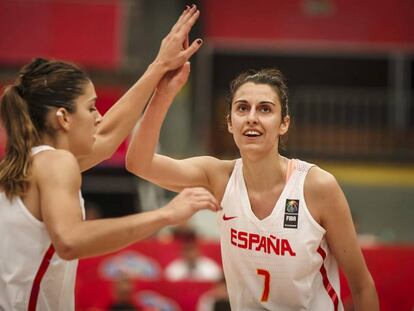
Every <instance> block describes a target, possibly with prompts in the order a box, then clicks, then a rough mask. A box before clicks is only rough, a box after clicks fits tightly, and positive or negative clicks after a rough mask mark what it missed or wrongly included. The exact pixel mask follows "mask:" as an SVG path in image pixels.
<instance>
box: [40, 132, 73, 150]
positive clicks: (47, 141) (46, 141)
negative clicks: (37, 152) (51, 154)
mask: <svg viewBox="0 0 414 311" xmlns="http://www.w3.org/2000/svg"><path fill="white" fill-rule="evenodd" d="M40 144H41V145H48V146H51V147H53V148H55V149H66V150H69V146H68V144H67V143H66V142H65V141H64V140H62V139H58V138H55V137H51V136H49V135H43V136H42V137H41V139H40Z"/></svg>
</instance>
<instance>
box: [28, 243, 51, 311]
mask: <svg viewBox="0 0 414 311" xmlns="http://www.w3.org/2000/svg"><path fill="white" fill-rule="evenodd" d="M54 253H55V248H54V247H53V244H50V246H49V248H48V250H47V251H46V253H45V255H44V256H43V259H42V263H41V264H40V267H39V270H37V273H36V276H35V279H34V281H33V285H32V290H31V292H30V300H29V306H28V308H27V310H28V311H36V304H37V298H38V297H39V290H40V282H41V281H42V279H43V276H44V275H45V273H46V270H47V268H48V267H49V264H50V259H51V258H52V256H53V254H54Z"/></svg>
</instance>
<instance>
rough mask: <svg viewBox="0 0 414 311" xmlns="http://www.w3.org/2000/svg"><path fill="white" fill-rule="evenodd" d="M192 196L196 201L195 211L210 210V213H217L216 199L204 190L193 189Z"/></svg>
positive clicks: (218, 207)
mask: <svg viewBox="0 0 414 311" xmlns="http://www.w3.org/2000/svg"><path fill="white" fill-rule="evenodd" d="M194 196H195V197H196V199H197V204H196V206H195V207H196V209H197V210H202V209H210V210H212V211H218V210H219V209H220V206H219V204H218V202H217V200H216V198H215V197H214V196H213V195H212V194H211V193H210V192H209V191H207V190H206V189H204V188H195V189H194Z"/></svg>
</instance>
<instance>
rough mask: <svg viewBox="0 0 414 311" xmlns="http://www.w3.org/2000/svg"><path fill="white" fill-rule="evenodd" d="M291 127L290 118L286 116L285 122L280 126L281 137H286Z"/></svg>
mask: <svg viewBox="0 0 414 311" xmlns="http://www.w3.org/2000/svg"><path fill="white" fill-rule="evenodd" d="M289 125H290V116H286V117H284V119H283V122H282V123H281V124H280V131H279V135H285V134H286V133H287V131H288V130H289Z"/></svg>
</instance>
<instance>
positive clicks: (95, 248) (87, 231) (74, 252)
mask: <svg viewBox="0 0 414 311" xmlns="http://www.w3.org/2000/svg"><path fill="white" fill-rule="evenodd" d="M169 224H170V222H169V218H168V214H167V213H166V211H165V209H163V208H161V209H157V210H155V211H151V212H145V213H141V214H136V215H131V216H125V217H120V218H111V219H99V220H90V221H83V222H80V223H78V224H77V225H74V226H72V227H71V228H70V231H68V232H66V233H65V241H64V246H63V247H60V248H58V247H56V246H55V247H56V248H57V249H59V250H61V254H59V255H61V257H63V258H64V259H76V258H85V257H91V256H98V255H103V254H106V253H110V252H114V251H117V250H119V249H121V248H123V247H126V246H127V245H129V244H131V243H134V242H136V241H138V240H141V239H144V238H146V237H148V236H149V235H151V234H153V233H155V232H157V231H158V230H159V229H161V228H162V227H164V226H166V225H169ZM58 252H59V251H58Z"/></svg>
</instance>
